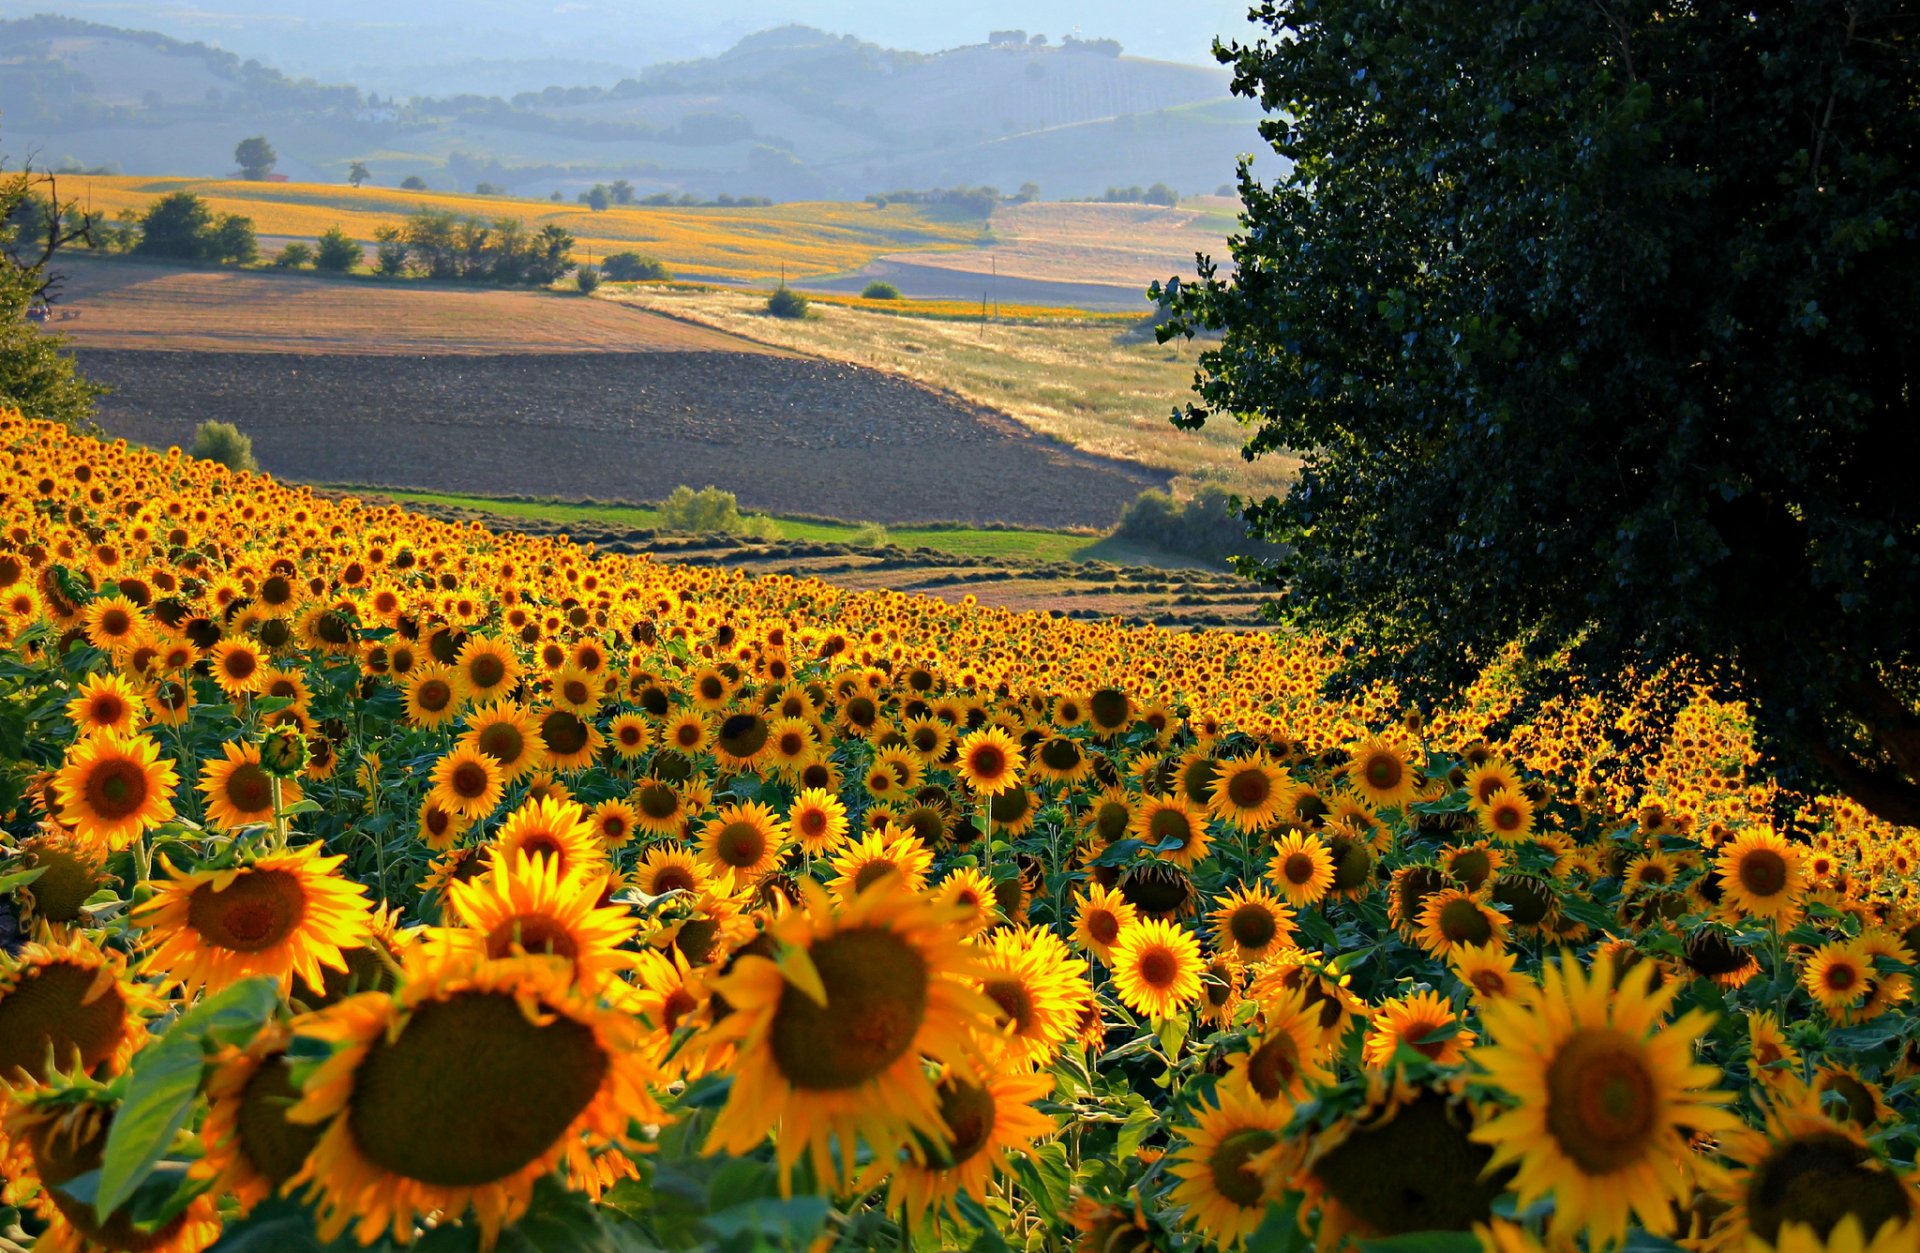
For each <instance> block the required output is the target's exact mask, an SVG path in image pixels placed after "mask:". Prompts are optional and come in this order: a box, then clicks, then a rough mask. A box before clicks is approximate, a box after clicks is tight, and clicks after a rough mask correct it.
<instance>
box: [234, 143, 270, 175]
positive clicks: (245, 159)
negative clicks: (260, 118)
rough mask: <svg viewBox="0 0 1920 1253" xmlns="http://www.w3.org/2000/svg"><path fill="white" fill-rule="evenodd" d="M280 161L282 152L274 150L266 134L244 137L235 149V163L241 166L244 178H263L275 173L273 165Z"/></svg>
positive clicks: (241, 173)
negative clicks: (249, 137)
mask: <svg viewBox="0 0 1920 1253" xmlns="http://www.w3.org/2000/svg"><path fill="white" fill-rule="evenodd" d="M279 161H280V154H279V153H277V152H275V151H274V150H273V145H272V144H270V143H268V142H267V138H266V136H264V135H255V136H254V137H253V138H251V139H243V140H241V141H240V142H239V143H238V144H237V145H235V146H234V149H233V163H234V164H235V165H237V166H239V167H240V176H241V177H242V178H250V179H255V180H258V179H263V178H265V177H266V176H267V175H269V174H271V173H273V167H274V166H275V165H277V164H278V163H279Z"/></svg>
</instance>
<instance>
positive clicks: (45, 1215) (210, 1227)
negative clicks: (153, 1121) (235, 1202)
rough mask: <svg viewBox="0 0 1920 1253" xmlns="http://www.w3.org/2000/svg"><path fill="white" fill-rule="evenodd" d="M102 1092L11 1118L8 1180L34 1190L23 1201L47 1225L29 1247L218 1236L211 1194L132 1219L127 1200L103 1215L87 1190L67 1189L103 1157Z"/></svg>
mask: <svg viewBox="0 0 1920 1253" xmlns="http://www.w3.org/2000/svg"><path fill="white" fill-rule="evenodd" d="M62 1095H63V1096H64V1095H66V1094H62ZM105 1100H106V1098H105V1097H104V1096H102V1095H96V1094H91V1093H89V1094H86V1095H85V1096H82V1097H80V1098H79V1099H72V1098H71V1097H69V1099H66V1100H61V1101H57V1102H53V1101H50V1102H47V1103H46V1104H45V1105H44V1106H41V1105H28V1106H26V1107H25V1108H23V1109H21V1110H19V1111H18V1112H17V1113H16V1114H14V1115H13V1116H11V1117H10V1118H9V1119H8V1125H9V1130H10V1131H11V1133H12V1135H13V1137H14V1138H15V1140H16V1141H17V1143H18V1145H19V1148H18V1149H17V1150H16V1151H15V1152H14V1153H13V1154H12V1157H13V1159H14V1162H15V1163H17V1164H16V1165H15V1168H14V1170H12V1171H9V1174H13V1175H14V1176H15V1177H14V1179H13V1180H11V1182H12V1183H13V1184H14V1186H15V1188H17V1189H18V1190H19V1191H20V1192H21V1193H22V1194H28V1195H30V1196H31V1198H32V1199H31V1200H30V1201H29V1202H28V1205H29V1206H30V1207H31V1208H32V1209H33V1211H34V1212H35V1216H36V1217H37V1218H38V1219H39V1221H40V1222H41V1223H42V1224H44V1225H45V1226H44V1230H43V1231H42V1232H41V1234H40V1236H39V1238H38V1240H36V1241H35V1242H34V1246H33V1247H34V1248H36V1249H39V1250H43V1253H93V1251H94V1250H109V1249H139V1250H142V1253H200V1250H202V1249H205V1248H207V1247H208V1246H209V1245H211V1244H212V1243H213V1242H214V1241H215V1240H218V1239H219V1238H220V1214H219V1211H218V1210H217V1209H216V1208H215V1207H214V1197H212V1196H210V1195H206V1194H202V1195H200V1196H196V1197H194V1198H193V1199H192V1200H191V1201H188V1202H187V1203H186V1205H185V1207H184V1208H182V1209H181V1210H180V1211H179V1212H178V1213H175V1214H173V1215H172V1216H170V1217H168V1218H166V1219H164V1220H163V1221H161V1222H160V1223H159V1224H158V1226H157V1227H154V1226H152V1225H150V1224H143V1223H137V1222H136V1219H135V1217H134V1215H133V1214H132V1213H131V1212H129V1206H128V1205H122V1206H121V1207H120V1208H118V1209H116V1210H114V1211H113V1212H111V1213H109V1214H107V1215H105V1216H104V1217H103V1216H102V1215H101V1214H100V1212H99V1211H98V1210H97V1209H96V1208H95V1207H94V1204H93V1193H92V1191H91V1190H88V1191H84V1192H82V1193H80V1194H79V1195H76V1194H75V1193H73V1192H69V1191H68V1190H67V1185H68V1184H71V1183H75V1182H78V1181H80V1180H82V1179H84V1178H86V1177H87V1176H90V1175H94V1174H97V1173H98V1172H99V1170H100V1168H101V1166H102V1164H103V1163H104V1161H105V1159H106V1148H107V1136H108V1134H109V1132H110V1130H111V1128H112V1126H113V1120H114V1116H115V1111H114V1109H113V1107H111V1106H109V1105H106V1104H104V1103H103V1102H104V1101H105Z"/></svg>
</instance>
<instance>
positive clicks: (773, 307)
mask: <svg viewBox="0 0 1920 1253" xmlns="http://www.w3.org/2000/svg"><path fill="white" fill-rule="evenodd" d="M767 312H768V313H771V314H772V315H773V316H774V317H776V318H804V317H806V316H807V298H806V297H805V296H802V295H801V294H800V293H799V292H797V291H795V290H793V288H791V287H788V286H787V285H786V284H785V283H782V284H780V286H779V287H778V288H776V289H774V293H773V295H771V296H768V297H767Z"/></svg>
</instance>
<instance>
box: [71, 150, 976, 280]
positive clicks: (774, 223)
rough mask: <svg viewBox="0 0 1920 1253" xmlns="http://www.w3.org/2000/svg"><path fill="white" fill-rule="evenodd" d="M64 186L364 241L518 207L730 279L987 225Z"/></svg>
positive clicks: (107, 208)
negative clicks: (440, 219) (178, 202)
mask: <svg viewBox="0 0 1920 1253" xmlns="http://www.w3.org/2000/svg"><path fill="white" fill-rule="evenodd" d="M61 191H62V193H63V194H64V195H70V196H72V197H73V198H74V199H75V200H76V201H77V202H78V203H79V204H81V205H83V206H85V207H87V208H89V209H91V210H92V211H93V212H95V213H100V214H103V215H105V216H106V217H109V218H111V217H113V216H115V215H116V214H118V213H120V212H121V211H123V210H132V211H133V212H136V213H140V212H144V211H145V210H146V208H147V206H149V205H150V204H152V203H153V201H155V200H157V199H159V198H160V197H161V196H165V195H168V194H171V193H173V192H177V191H190V192H192V193H194V194H195V195H197V196H199V197H201V198H202V199H204V200H205V201H206V202H207V204H208V206H209V207H210V208H211V209H212V210H213V211H214V212H215V213H238V214H242V215H244V216H246V217H250V218H252V219H253V226H254V230H255V231H257V232H258V233H259V234H261V235H267V236H289V237H294V238H301V239H312V238H317V237H318V236H320V235H321V234H324V233H325V232H326V231H328V230H330V229H332V228H333V227H335V226H338V227H340V228H341V229H342V230H344V231H345V232H346V233H347V234H348V235H350V236H352V237H353V238H354V239H357V240H359V241H361V242H362V243H371V242H372V240H373V237H374V232H375V231H376V230H378V229H379V228H380V227H382V226H390V225H398V224H399V223H400V222H401V221H402V220H403V219H405V218H406V217H407V216H408V215H410V214H413V213H417V212H419V211H420V210H421V209H428V208H431V209H440V210H444V211H446V212H449V213H455V214H459V215H460V216H462V217H468V216H471V217H477V218H483V219H488V220H491V219H493V218H500V217H517V218H520V219H522V220H524V221H525V222H526V224H527V226H528V229H529V230H531V231H535V232H537V231H539V230H540V229H541V228H543V227H545V226H548V225H556V226H560V227H563V228H564V229H566V230H567V231H570V232H572V234H573V235H574V237H575V239H576V241H577V244H576V248H575V252H576V254H577V255H580V256H582V257H583V258H584V257H585V256H586V255H588V254H591V255H592V256H593V257H594V258H596V259H598V258H601V257H605V256H607V255H608V254H609V253H614V252H623V251H634V252H639V253H642V254H644V255H648V256H653V257H657V258H658V259H659V260H660V261H662V262H663V263H665V265H666V267H667V269H668V270H669V271H670V272H672V273H673V274H675V275H678V276H682V277H698V278H710V279H725V280H730V281H735V282H765V281H768V280H775V279H778V278H779V276H780V273H781V267H782V265H783V264H784V265H785V267H786V273H787V276H788V277H789V278H793V279H803V278H819V277H824V276H826V275H831V274H842V273H845V272H847V271H850V270H857V269H859V268H860V267H861V266H863V265H866V264H867V263H868V262H869V261H872V260H873V259H874V258H875V257H878V256H880V255H882V254H884V253H889V252H899V251H903V250H907V249H914V250H919V251H927V250H934V251H939V250H943V249H959V248H968V247H973V246H975V245H978V244H979V243H981V242H982V240H983V238H984V235H985V230H986V226H985V223H984V222H983V221H982V220H981V219H980V218H977V217H969V216H966V215H963V214H960V213H957V212H954V211H952V210H948V209H942V208H940V207H938V206H927V205H907V204H889V205H887V206H886V207H885V208H877V207H875V206H873V205H870V204H866V203H864V202H861V203H848V202H839V201H822V202H817V203H816V202H800V203H793V204H778V205H766V206H759V207H750V208H674V207H655V206H649V205H624V206H615V207H612V208H609V209H606V210H605V211H603V212H600V213H595V212H593V211H592V210H591V209H589V208H588V207H587V206H585V205H582V204H574V203H565V204H561V203H555V202H553V201H548V200H524V199H518V198H514V197H509V196H466V195H457V194H453V193H447V192H426V191H422V192H413V191H402V190H399V189H397V188H388V187H362V188H360V189H358V190H355V189H354V188H352V187H349V186H342V185H338V184H329V183H260V182H247V181H239V180H219V179H199V178H149V177H143V176H137V175H115V176H104V175H85V176H73V177H69V178H64V179H62V180H61Z"/></svg>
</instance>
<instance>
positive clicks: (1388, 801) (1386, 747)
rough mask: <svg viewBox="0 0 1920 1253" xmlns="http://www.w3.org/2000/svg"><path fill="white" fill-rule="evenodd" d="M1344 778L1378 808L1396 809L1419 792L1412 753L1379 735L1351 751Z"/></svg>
mask: <svg viewBox="0 0 1920 1253" xmlns="http://www.w3.org/2000/svg"><path fill="white" fill-rule="evenodd" d="M1347 781H1348V782H1349V783H1350V784H1351V785H1352V787H1353V790H1354V791H1355V792H1356V793H1358V794H1359V795H1360V797H1361V798H1362V799H1364V800H1366V801H1367V802H1368V803H1369V804H1372V805H1374V806H1375V807H1377V808H1380V809H1399V808H1400V807H1402V806H1403V805H1405V804H1407V803H1408V802H1409V801H1411V800H1413V798H1414V797H1415V796H1416V795H1417V794H1418V792H1419V784H1418V782H1417V781H1416V779H1415V775H1414V769H1413V761H1412V754H1411V753H1410V752H1409V751H1408V750H1407V749H1406V748H1404V747H1403V746H1401V745H1398V744H1394V743H1392V742H1390V741H1387V740H1382V739H1373V740H1368V741H1367V742H1366V743H1365V744H1362V745H1361V746H1360V748H1359V750H1358V751H1357V752H1355V753H1354V755H1353V760H1352V761H1351V762H1350V763H1349V764H1348V766H1347Z"/></svg>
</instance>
